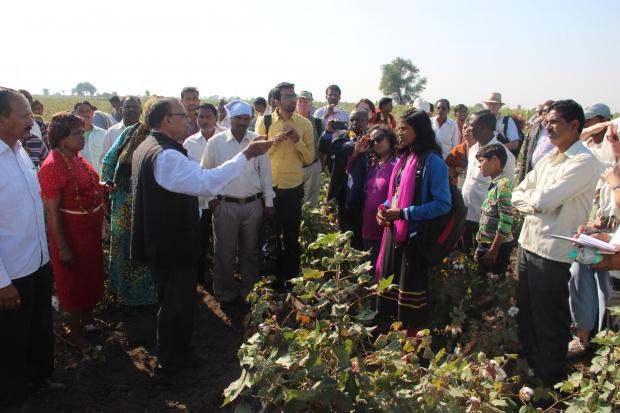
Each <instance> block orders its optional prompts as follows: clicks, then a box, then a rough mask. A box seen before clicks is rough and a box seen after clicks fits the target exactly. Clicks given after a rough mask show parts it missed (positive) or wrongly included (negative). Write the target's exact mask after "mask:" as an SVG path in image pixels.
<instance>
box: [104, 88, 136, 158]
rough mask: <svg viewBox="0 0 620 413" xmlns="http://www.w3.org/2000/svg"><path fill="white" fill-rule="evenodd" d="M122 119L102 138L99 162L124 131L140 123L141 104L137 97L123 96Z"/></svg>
mask: <svg viewBox="0 0 620 413" xmlns="http://www.w3.org/2000/svg"><path fill="white" fill-rule="evenodd" d="M122 105H123V106H122V112H121V113H122V114H123V118H122V119H121V121H120V122H118V123H117V124H115V125H113V126H112V127H110V128H109V129H108V130H107V131H106V132H105V136H104V137H103V147H102V148H101V161H103V158H104V157H105V156H106V154H107V153H108V151H109V150H110V148H111V147H112V146H113V145H114V142H116V140H117V139H118V137H119V136H121V134H122V133H123V131H124V130H125V129H127V128H128V127H130V126H133V125H135V124H136V123H138V122H139V121H140V115H142V102H141V101H140V98H139V97H137V96H125V97H124V98H123V101H122Z"/></svg>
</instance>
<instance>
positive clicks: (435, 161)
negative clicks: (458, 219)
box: [384, 152, 452, 237]
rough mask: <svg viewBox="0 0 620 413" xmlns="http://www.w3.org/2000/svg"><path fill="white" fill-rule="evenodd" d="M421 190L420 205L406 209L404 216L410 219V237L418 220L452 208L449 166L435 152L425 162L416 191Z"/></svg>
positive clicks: (435, 216) (427, 218) (426, 219)
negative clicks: (420, 183)
mask: <svg viewBox="0 0 620 413" xmlns="http://www.w3.org/2000/svg"><path fill="white" fill-rule="evenodd" d="M394 173H396V171H395V172H394ZM420 190H421V191H422V193H421V198H420V205H411V206H409V207H408V208H405V211H404V216H405V217H404V218H405V219H406V220H408V221H409V236H410V237H411V236H412V235H414V234H415V232H416V228H417V223H418V222H420V221H428V220H431V219H433V218H437V217H439V216H441V215H445V214H447V213H448V212H450V209H452V195H451V193H450V186H449V178H448V167H447V166H446V163H445V162H444V160H443V159H442V157H441V156H439V155H437V154H436V153H434V152H430V153H429V155H428V156H427V157H426V161H425V162H424V167H423V169H422V188H416V192H418V191H420ZM384 205H385V207H386V208H389V207H390V200H389V199H388V200H386V201H385V204H384Z"/></svg>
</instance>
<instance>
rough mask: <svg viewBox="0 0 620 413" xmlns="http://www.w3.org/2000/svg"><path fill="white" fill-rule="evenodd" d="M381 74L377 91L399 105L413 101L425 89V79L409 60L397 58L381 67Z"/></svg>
mask: <svg viewBox="0 0 620 413" xmlns="http://www.w3.org/2000/svg"><path fill="white" fill-rule="evenodd" d="M381 72H382V74H381V83H380V85H379V89H380V90H381V91H382V92H383V94H384V95H386V96H391V97H393V98H394V100H396V102H397V103H399V104H401V105H405V104H407V103H410V102H411V101H413V100H414V99H415V98H416V97H418V96H419V95H420V92H422V91H423V90H424V89H425V88H426V78H425V77H421V76H420V69H418V68H417V66H416V65H414V64H413V63H412V62H411V59H403V58H402V57H397V58H396V59H394V60H392V61H391V62H390V63H387V64H385V65H382V66H381Z"/></svg>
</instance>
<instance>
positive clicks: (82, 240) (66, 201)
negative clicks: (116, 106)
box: [39, 112, 104, 348]
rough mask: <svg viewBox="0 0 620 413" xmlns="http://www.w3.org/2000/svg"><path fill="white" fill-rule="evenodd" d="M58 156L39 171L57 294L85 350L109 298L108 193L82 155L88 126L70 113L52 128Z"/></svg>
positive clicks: (71, 332)
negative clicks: (98, 310) (104, 243)
mask: <svg viewBox="0 0 620 413" xmlns="http://www.w3.org/2000/svg"><path fill="white" fill-rule="evenodd" d="M47 136H48V140H49V143H50V146H51V148H52V152H51V153H50V154H49V156H48V157H47V158H46V159H45V161H44V162H43V164H42V165H41V169H40V171H39V182H40V184H41V196H42V197H43V201H44V203H45V209H46V211H47V218H48V233H49V239H50V252H51V257H52V268H53V270H54V279H55V282H56V293H57V294H58V298H59V300H60V304H61V306H62V307H63V309H64V310H66V311H68V312H69V322H68V325H67V327H66V337H67V339H68V340H69V341H71V342H72V343H73V344H75V345H76V346H78V347H80V348H84V347H87V346H88V344H89V342H88V340H87V339H86V337H84V335H83V334H82V330H83V329H84V327H85V326H87V325H88V324H89V323H91V322H92V310H93V308H94V306H95V304H97V303H98V302H99V300H101V298H102V297H103V291H104V271H103V250H102V247H101V224H102V221H103V212H104V211H103V196H102V192H103V188H102V187H101V185H100V184H99V176H98V175H97V172H96V171H95V169H94V168H93V167H92V166H91V165H90V164H89V163H88V162H87V161H86V160H85V159H84V158H83V157H82V156H81V155H80V154H79V152H80V150H82V149H83V148H84V144H85V138H84V123H83V121H82V120H81V119H80V118H79V117H77V116H75V115H73V114H72V113H69V112H61V113H57V114H56V115H54V117H52V120H51V122H50V125H49V128H48V135H47Z"/></svg>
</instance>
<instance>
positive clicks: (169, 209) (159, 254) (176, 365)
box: [130, 98, 272, 379]
mask: <svg viewBox="0 0 620 413" xmlns="http://www.w3.org/2000/svg"><path fill="white" fill-rule="evenodd" d="M188 119H189V117H188V116H187V112H186V111H185V108H184V107H183V104H182V103H181V102H180V101H179V100H178V99H174V98H167V99H160V100H158V101H156V102H155V103H154V104H153V106H151V108H150V110H149V112H148V113H147V115H146V123H147V124H148V125H150V126H151V133H150V135H149V136H148V137H146V138H145V140H144V141H143V142H142V143H141V144H140V145H139V146H138V148H137V149H136V151H135V152H134V154H133V158H132V179H131V180H132V185H133V196H134V203H133V209H132V231H131V252H130V254H131V259H132V260H135V261H137V262H142V263H145V264H146V265H148V267H149V269H150V270H151V273H152V274H153V278H154V281H155V287H156V290H157V296H158V302H159V310H158V313H157V342H158V366H157V368H156V371H155V374H156V376H157V377H158V378H161V379H166V378H167V377H169V376H170V375H171V374H173V373H175V372H177V371H178V370H180V369H182V368H183V367H184V366H186V365H187V364H186V362H187V356H188V353H189V350H190V343H191V339H192V331H193V315H194V305H195V295H196V271H197V265H198V259H199V257H200V251H199V249H200V233H199V225H198V222H199V221H198V220H199V218H198V216H199V211H198V198H197V197H198V196H199V195H202V196H207V195H209V194H213V193H219V192H220V191H221V190H222V188H223V187H225V186H226V185H227V184H228V183H229V182H230V181H232V180H233V179H235V178H236V177H237V176H239V175H240V174H241V173H242V172H243V170H244V168H245V167H246V165H247V164H248V162H249V161H250V160H251V159H252V158H254V157H256V156H260V155H262V154H264V153H266V152H267V150H268V149H269V148H270V147H271V145H272V142H267V141H265V140H258V139H255V140H253V141H252V142H250V143H249V144H248V145H247V147H246V148H245V149H244V150H243V151H241V152H240V153H238V154H237V155H236V156H235V157H233V158H232V159H231V160H229V161H227V162H225V163H224V164H222V165H220V166H219V167H218V168H214V169H209V170H205V169H202V168H201V167H200V165H199V164H198V162H196V161H193V160H190V159H189V158H188V157H187V151H186V150H185V149H184V148H183V146H182V142H183V141H184V140H185V138H186V137H187V123H188Z"/></svg>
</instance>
